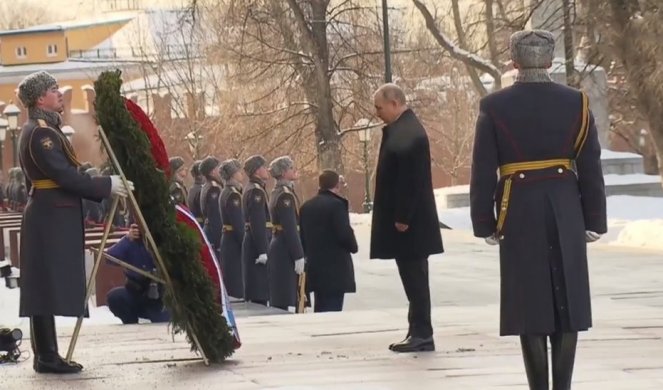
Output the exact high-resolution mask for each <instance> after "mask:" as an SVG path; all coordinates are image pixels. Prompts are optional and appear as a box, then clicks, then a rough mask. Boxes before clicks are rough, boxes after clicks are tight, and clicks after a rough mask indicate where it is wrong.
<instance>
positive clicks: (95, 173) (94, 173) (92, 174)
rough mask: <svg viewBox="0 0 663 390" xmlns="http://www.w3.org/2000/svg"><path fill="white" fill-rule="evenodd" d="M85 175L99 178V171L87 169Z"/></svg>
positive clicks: (93, 168)
mask: <svg viewBox="0 0 663 390" xmlns="http://www.w3.org/2000/svg"><path fill="white" fill-rule="evenodd" d="M85 173H87V174H88V175H89V176H91V177H96V176H99V170H98V169H97V168H95V167H92V168H88V169H86V170H85Z"/></svg>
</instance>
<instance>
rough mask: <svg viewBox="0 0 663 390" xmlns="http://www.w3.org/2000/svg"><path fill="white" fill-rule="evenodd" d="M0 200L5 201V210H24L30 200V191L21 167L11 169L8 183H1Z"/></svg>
mask: <svg viewBox="0 0 663 390" xmlns="http://www.w3.org/2000/svg"><path fill="white" fill-rule="evenodd" d="M0 200H2V202H3V204H2V208H3V210H7V211H23V208H24V207H25V204H26V203H27V201H28V191H27V189H26V187H25V176H24V175H23V171H22V170H21V168H20V167H14V168H11V169H9V180H8V181H7V184H6V185H0Z"/></svg>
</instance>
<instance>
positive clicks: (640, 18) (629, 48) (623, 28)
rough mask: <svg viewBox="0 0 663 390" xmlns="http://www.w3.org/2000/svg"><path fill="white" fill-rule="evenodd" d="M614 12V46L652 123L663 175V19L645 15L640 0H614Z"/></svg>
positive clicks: (651, 126)
mask: <svg viewBox="0 0 663 390" xmlns="http://www.w3.org/2000/svg"><path fill="white" fill-rule="evenodd" d="M611 9H612V20H613V29H614V31H613V33H614V34H613V36H614V43H615V47H616V49H617V51H618V55H619V57H620V59H621V60H622V62H623V63H624V67H625V69H626V74H627V77H628V81H629V84H630V85H631V88H633V90H634V95H635V96H637V97H638V103H639V104H638V106H639V107H638V108H639V109H640V110H641V112H642V113H643V114H644V115H645V116H646V117H647V120H648V121H649V126H650V133H651V137H652V141H653V143H654V147H655V149H656V155H657V157H658V161H659V163H658V168H659V172H660V174H661V175H663V158H661V157H663V100H662V99H661V97H662V96H663V74H662V72H661V70H660V69H659V67H658V66H657V64H658V60H659V59H660V58H661V55H662V54H663V53H662V50H661V48H660V46H659V45H658V44H657V42H658V37H659V36H660V34H661V33H663V31H661V30H663V29H661V19H662V17H661V16H660V14H657V13H656V12H650V13H649V14H646V13H645V12H643V10H641V9H640V4H639V3H638V1H637V0H613V1H611ZM659 12H660V11H659Z"/></svg>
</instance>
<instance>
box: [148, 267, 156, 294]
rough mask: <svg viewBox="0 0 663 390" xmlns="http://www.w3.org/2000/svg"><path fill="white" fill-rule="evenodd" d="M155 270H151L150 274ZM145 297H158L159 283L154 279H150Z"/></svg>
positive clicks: (154, 272)
mask: <svg viewBox="0 0 663 390" xmlns="http://www.w3.org/2000/svg"><path fill="white" fill-rule="evenodd" d="M156 274H157V270H156V269H153V270H152V275H156ZM147 298H149V299H159V285H158V284H157V282H155V281H154V280H151V281H150V286H149V288H148V289H147Z"/></svg>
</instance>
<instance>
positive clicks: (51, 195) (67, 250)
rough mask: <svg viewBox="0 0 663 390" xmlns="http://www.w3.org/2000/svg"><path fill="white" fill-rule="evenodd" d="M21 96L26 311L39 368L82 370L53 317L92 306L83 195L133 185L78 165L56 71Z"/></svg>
mask: <svg viewBox="0 0 663 390" xmlns="http://www.w3.org/2000/svg"><path fill="white" fill-rule="evenodd" d="M18 95H19V98H20V99H21V101H22V102H23V105H24V106H25V107H27V108H28V117H29V120H28V121H27V122H26V123H25V125H23V129H22V130H21V137H20V139H19V153H20V154H19V157H20V161H21V167H22V169H23V172H25V177H26V180H27V184H28V186H30V194H31V196H30V199H29V201H28V204H27V206H26V208H25V212H24V214H23V215H24V216H23V224H22V226H21V251H20V256H21V298H20V309H19V310H20V316H21V317H30V330H31V333H32V334H31V338H32V347H33V352H34V362H33V368H34V370H35V371H37V372H39V373H57V374H62V373H76V372H79V371H81V370H82V368H83V367H82V366H81V365H80V364H78V363H75V362H66V361H65V360H64V359H63V358H62V357H61V356H60V355H59V352H58V345H57V338H56V333H55V319H54V317H53V316H56V315H57V316H70V317H78V316H80V315H82V314H83V313H84V311H85V306H86V302H84V301H85V284H86V281H85V259H84V248H83V246H84V239H85V237H84V226H83V206H82V202H81V200H82V198H86V199H91V200H95V201H100V200H101V199H102V198H105V197H108V196H110V195H119V196H126V195H127V194H128V191H129V190H130V189H131V188H126V187H125V186H124V184H123V183H122V180H121V179H120V178H119V177H118V176H111V177H94V178H92V177H90V176H89V175H87V174H83V173H80V172H79V171H78V170H77V167H78V166H79V165H80V163H79V162H78V160H77V159H76V155H75V153H74V150H73V148H72V147H71V144H70V143H69V141H68V140H67V138H66V137H65V136H64V134H63V133H62V131H61V130H60V125H61V123H62V119H61V117H60V112H62V109H63V98H62V93H61V92H60V91H59V89H58V84H57V81H56V80H55V78H53V76H51V75H50V74H48V73H46V72H37V73H33V74H31V75H29V76H27V77H26V78H25V79H24V80H23V81H22V82H21V83H20V84H19V86H18ZM129 186H130V187H132V186H133V185H132V184H131V183H129Z"/></svg>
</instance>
